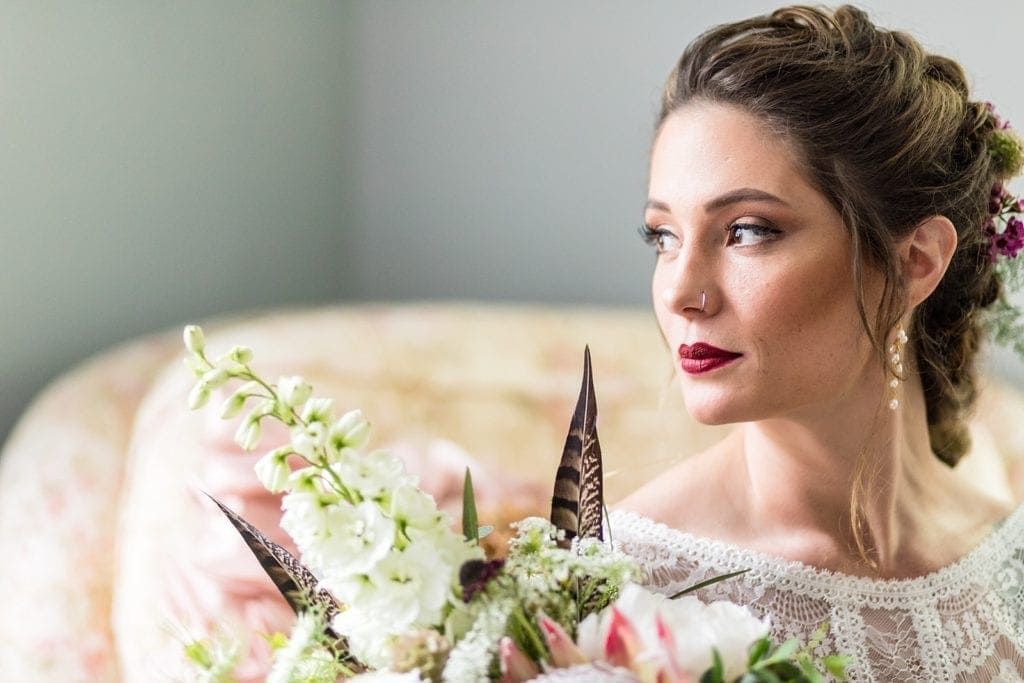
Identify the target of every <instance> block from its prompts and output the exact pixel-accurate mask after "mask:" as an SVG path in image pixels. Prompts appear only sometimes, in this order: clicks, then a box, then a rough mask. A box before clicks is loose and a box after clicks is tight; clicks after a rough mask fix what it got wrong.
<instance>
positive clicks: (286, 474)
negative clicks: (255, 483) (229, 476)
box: [254, 446, 292, 493]
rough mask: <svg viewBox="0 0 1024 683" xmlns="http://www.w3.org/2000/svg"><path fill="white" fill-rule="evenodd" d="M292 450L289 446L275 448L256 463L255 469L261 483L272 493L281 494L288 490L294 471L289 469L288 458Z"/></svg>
mask: <svg viewBox="0 0 1024 683" xmlns="http://www.w3.org/2000/svg"><path fill="white" fill-rule="evenodd" d="M291 453H292V449H291V448H290V447H288V446H282V447H281V448H275V449H274V450H272V451H270V452H269V453H267V454H266V455H264V456H263V457H262V458H260V459H259V460H258V461H257V462H256V466H255V467H254V469H255V470H256V476H257V477H259V480H260V483H261V484H263V486H264V487H265V488H266V489H267V490H268V491H270V492H271V493H280V492H281V491H284V490H285V489H286V488H288V482H289V479H290V477H291V474H292V471H291V468H290V467H288V456H289V455H290V454H291Z"/></svg>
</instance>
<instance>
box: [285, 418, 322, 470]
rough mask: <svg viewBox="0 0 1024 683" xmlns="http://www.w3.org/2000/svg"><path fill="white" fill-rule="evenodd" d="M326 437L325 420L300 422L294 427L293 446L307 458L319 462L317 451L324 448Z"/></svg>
mask: <svg viewBox="0 0 1024 683" xmlns="http://www.w3.org/2000/svg"><path fill="white" fill-rule="evenodd" d="M326 437H327V434H326V429H325V428H324V423H323V422H310V423H309V424H307V425H301V424H298V425H295V427H293V428H292V448H294V449H295V452H296V453H298V454H299V455H301V456H302V457H304V458H305V459H306V460H309V461H310V462H317V460H318V459H319V458H318V457H317V452H318V451H320V450H322V449H323V447H324V443H325V442H326Z"/></svg>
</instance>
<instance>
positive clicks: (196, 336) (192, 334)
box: [184, 325, 206, 355]
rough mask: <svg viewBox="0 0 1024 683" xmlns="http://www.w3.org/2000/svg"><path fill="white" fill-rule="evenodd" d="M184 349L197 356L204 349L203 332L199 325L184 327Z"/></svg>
mask: <svg viewBox="0 0 1024 683" xmlns="http://www.w3.org/2000/svg"><path fill="white" fill-rule="evenodd" d="M184 338H185V348H186V349H188V350H189V352H191V353H194V354H196V355H199V354H201V353H202V352H203V349H204V348H205V347H206V339H205V338H204V337H203V330H202V328H201V327H199V325H186V326H185V333H184Z"/></svg>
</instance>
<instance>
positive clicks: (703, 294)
mask: <svg viewBox="0 0 1024 683" xmlns="http://www.w3.org/2000/svg"><path fill="white" fill-rule="evenodd" d="M707 302H708V295H707V293H706V292H705V291H704V290H703V289H702V290H700V312H701V313H703V312H704V304H706V303H707Z"/></svg>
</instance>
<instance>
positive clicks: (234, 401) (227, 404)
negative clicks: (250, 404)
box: [220, 390, 249, 420]
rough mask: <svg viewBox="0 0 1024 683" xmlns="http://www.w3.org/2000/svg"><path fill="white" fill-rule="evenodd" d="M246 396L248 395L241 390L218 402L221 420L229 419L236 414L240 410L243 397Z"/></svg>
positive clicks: (245, 397) (243, 400)
mask: <svg viewBox="0 0 1024 683" xmlns="http://www.w3.org/2000/svg"><path fill="white" fill-rule="evenodd" d="M247 398H249V395H248V394H246V393H245V392H244V391H242V390H238V391H236V392H235V393H233V394H231V396H229V397H228V398H227V400H225V401H224V402H223V403H221V404H220V418H221V419H222V420H230V419H231V418H233V417H234V416H235V415H238V413H240V412H241V411H242V407H243V406H244V405H245V399H247Z"/></svg>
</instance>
